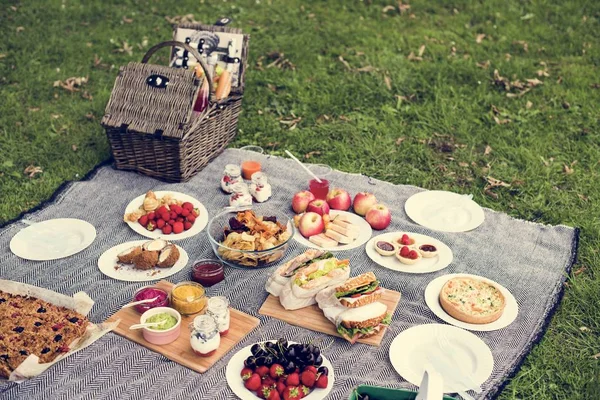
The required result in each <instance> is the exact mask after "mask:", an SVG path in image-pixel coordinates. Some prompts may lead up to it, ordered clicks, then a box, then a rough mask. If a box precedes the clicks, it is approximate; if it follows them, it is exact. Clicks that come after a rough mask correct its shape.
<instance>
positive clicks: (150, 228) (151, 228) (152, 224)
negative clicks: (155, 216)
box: [146, 221, 154, 232]
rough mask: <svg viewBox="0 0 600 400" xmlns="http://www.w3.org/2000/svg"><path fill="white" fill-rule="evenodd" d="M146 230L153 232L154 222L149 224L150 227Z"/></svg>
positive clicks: (147, 226)
mask: <svg viewBox="0 0 600 400" xmlns="http://www.w3.org/2000/svg"><path fill="white" fill-rule="evenodd" d="M146 229H148V230H149V231H150V232H152V231H153V230H154V223H153V222H152V221H150V222H148V225H146Z"/></svg>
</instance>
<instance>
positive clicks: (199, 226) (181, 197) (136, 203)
mask: <svg viewBox="0 0 600 400" xmlns="http://www.w3.org/2000/svg"><path fill="white" fill-rule="evenodd" d="M154 194H155V195H156V197H157V198H161V197H163V196H164V195H166V194H170V195H171V196H173V198H174V199H176V200H178V201H183V202H186V201H189V202H190V203H192V204H193V205H194V208H197V209H198V210H199V211H200V215H198V217H197V218H196V221H195V222H194V225H192V227H191V228H190V229H189V230H187V231H183V232H181V233H178V234H173V233H171V234H170V235H165V234H163V233H162V231H161V230H160V229H155V230H153V231H149V230H148V229H146V228H144V227H143V226H142V225H140V224H139V223H138V222H127V225H129V226H130V227H131V229H133V230H134V231H136V232H137V233H139V234H140V235H142V236H146V237H148V238H152V239H159V238H161V239H165V240H168V241H170V242H171V241H173V240H181V239H185V238H189V237H192V236H194V235H197V234H198V233H200V232H202V230H203V229H204V228H205V227H206V224H208V211H206V207H204V205H203V204H202V203H200V202H199V201H198V200H196V199H195V198H193V197H192V196H188V195H187V194H184V193H179V192H171V191H159V192H154ZM144 198H146V194H145V193H144V194H143V195H141V196H138V197H136V198H135V199H133V200H131V202H130V203H129V204H128V205H127V207H126V208H125V214H128V213H131V212H134V211H136V210H137V209H139V208H140V206H141V205H142V204H144Z"/></svg>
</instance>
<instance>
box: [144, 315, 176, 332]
mask: <svg viewBox="0 0 600 400" xmlns="http://www.w3.org/2000/svg"><path fill="white" fill-rule="evenodd" d="M146 322H162V324H160V325H156V326H153V327H150V329H156V330H158V331H165V330H167V329H170V328H172V327H174V326H175V325H176V324H177V318H175V317H174V316H172V315H170V314H167V313H160V314H156V315H153V316H151V317H150V318H148V319H147V320H146Z"/></svg>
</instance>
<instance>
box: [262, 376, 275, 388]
mask: <svg viewBox="0 0 600 400" xmlns="http://www.w3.org/2000/svg"><path fill="white" fill-rule="evenodd" d="M262 382H263V385H267V386H275V379H273V378H271V377H270V376H269V374H268V373H267V375H265V376H263V380H262Z"/></svg>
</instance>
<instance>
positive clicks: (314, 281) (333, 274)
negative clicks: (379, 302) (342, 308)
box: [279, 253, 350, 310]
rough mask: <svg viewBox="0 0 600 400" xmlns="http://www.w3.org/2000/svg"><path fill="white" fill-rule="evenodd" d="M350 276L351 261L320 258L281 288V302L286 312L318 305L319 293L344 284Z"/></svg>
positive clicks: (331, 257)
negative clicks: (317, 296)
mask: <svg viewBox="0 0 600 400" xmlns="http://www.w3.org/2000/svg"><path fill="white" fill-rule="evenodd" d="M326 254H327V253H326ZM329 255H330V254H329ZM323 256H325V254H323ZM349 276H350V266H349V260H338V259H337V258H335V257H333V256H330V257H329V258H320V259H319V260H316V261H313V262H311V263H310V264H309V265H308V266H306V267H303V268H300V269H299V270H297V272H296V273H295V274H294V275H293V276H292V277H291V278H290V280H289V282H288V283H287V284H286V285H284V286H283V287H282V288H281V291H280V294H279V301H280V303H281V305H282V306H283V307H284V308H285V309H286V310H297V309H298V308H303V307H307V306H310V305H312V304H315V303H316V299H315V297H316V295H317V293H319V292H320V291H321V290H323V289H325V288H327V287H329V286H336V285H338V284H340V283H342V282H344V281H345V280H346V279H348V277H349Z"/></svg>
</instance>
